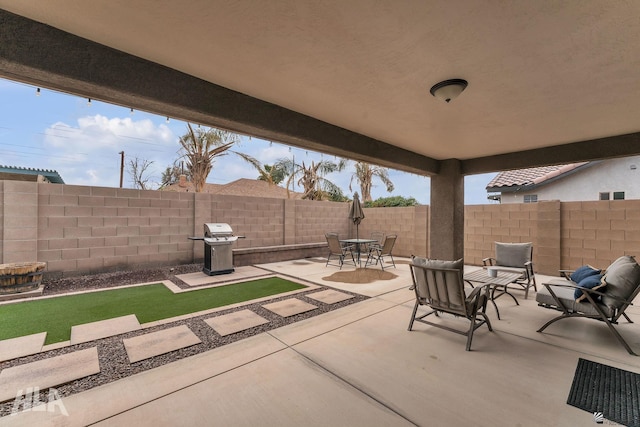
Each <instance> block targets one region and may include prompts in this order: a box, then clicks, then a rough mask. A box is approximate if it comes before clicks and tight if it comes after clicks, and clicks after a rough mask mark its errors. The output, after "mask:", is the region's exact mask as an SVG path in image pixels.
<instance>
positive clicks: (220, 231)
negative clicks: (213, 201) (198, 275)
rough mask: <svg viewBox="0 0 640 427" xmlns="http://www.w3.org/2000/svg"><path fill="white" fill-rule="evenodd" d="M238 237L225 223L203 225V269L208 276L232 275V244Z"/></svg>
mask: <svg viewBox="0 0 640 427" xmlns="http://www.w3.org/2000/svg"><path fill="white" fill-rule="evenodd" d="M236 240H238V236H234V235H233V229H232V228H231V226H230V225H229V224H225V223H206V224H204V268H203V269H202V271H203V272H204V273H205V274H208V275H209V276H213V275H216V274H228V273H233V272H234V271H235V269H234V268H233V242H235V241H236Z"/></svg>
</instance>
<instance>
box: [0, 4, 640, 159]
mask: <svg viewBox="0 0 640 427" xmlns="http://www.w3.org/2000/svg"><path fill="white" fill-rule="evenodd" d="M0 7H1V8H3V9H5V10H7V11H10V12H13V13H16V14H19V15H22V16H25V17H27V18H30V19H33V20H35V21H38V22H42V23H45V24H48V25H50V26H53V27H55V28H58V29H61V30H63V31H66V32H70V33H72V34H75V35H78V36H80V37H83V38H86V39H89V40H92V41H95V42H97V43H100V44H103V45H106V46H110V47H113V48H115V49H117V50H120V51H123V52H126V53H129V54H131V55H135V56H138V57H141V58H144V59H147V60H150V61H153V62H155V63H158V64H162V65H165V66H167V67H170V68H172V69H175V70H179V71H181V72H184V73H187V74H189V75H192V76H195V77H198V78H200V79H203V80H206V81H208V82H213V83H216V84H218V85H221V86H224V87H226V88H229V89H233V90H235V91H238V92H241V93H243V94H247V95H250V96H251V97H255V98H257V99H260V100H264V101H268V102H270V103H273V104H276V105H279V106H282V107H285V108H287V109H290V110H293V111H296V112H299V113H302V114H304V115H307V116H310V117H313V118H316V119H318V120H321V121H323V122H327V123H330V124H333V125H336V126H338V127H341V128H345V129H348V130H351V131H353V132H356V133H359V134H362V135H366V136H368V137H371V138H374V139H376V140H379V141H382V142H386V143H388V144H391V145H393V146H396V147H400V148H403V149H406V150H409V151H411V152H414V153H418V154H421V155H423V156H426V157H430V158H433V159H436V160H442V159H450V158H454V159H461V160H463V159H473V158H478V157H485V156H494V155H498V154H504V153H513V152H516V151H521V150H531V149H538V148H543V147H549V146H554V145H559V144H567V143H572V142H577V141H585V140H592V139H597V138H603V137H609V136H615V135H622V134H629V133H636V132H639V131H640V120H639V117H640V116H639V115H638V112H639V111H640V78H639V76H640V71H639V70H640V19H638V17H639V16H640V2H639V1H637V0H628V1H625V0H616V1H589V2H586V1H581V0H576V1H561V2H560V1H557V0H551V1H546V0H536V1H510V2H505V1H477V0H469V1H463V0H456V1H409V0H386V1H384V0H377V1H371V0H369V1H365V0H349V1H342V0H328V1H301V0H277V1H276V0H274V1H256V0H253V1H217V0H181V1H157V0H136V1H130V0H108V1H86V0H42V1H28V2H16V1H13V0H0ZM449 78H463V79H466V80H467V81H468V82H469V86H468V88H467V90H466V91H465V92H464V93H462V95H461V96H460V97H459V98H457V99H455V100H453V101H452V102H451V103H450V104H446V103H444V102H442V101H440V100H437V99H435V98H434V97H432V96H431V95H430V94H429V88H430V87H431V86H432V85H433V84H435V83H437V82H439V81H441V80H445V79H449ZM549 161H550V162H553V159H549Z"/></svg>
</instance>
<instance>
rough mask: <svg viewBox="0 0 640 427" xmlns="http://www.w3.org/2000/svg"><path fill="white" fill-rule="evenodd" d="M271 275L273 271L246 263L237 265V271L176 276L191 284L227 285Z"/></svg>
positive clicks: (199, 272)
mask: <svg viewBox="0 0 640 427" xmlns="http://www.w3.org/2000/svg"><path fill="white" fill-rule="evenodd" d="M270 275H273V273H271V272H269V271H266V270H263V269H261V268H257V267H254V266H251V265H245V266H242V267H235V271H234V272H233V273H229V274H214V275H213V276H209V275H208V274H205V273H203V272H201V271H198V272H195V273H187V274H179V275H177V276H176V277H177V278H178V279H180V280H182V281H183V282H184V283H186V284H187V285H189V286H204V285H209V286H213V285H218V286H225V285H228V284H230V283H232V282H238V281H243V280H249V279H254V278H258V277H262V276H270Z"/></svg>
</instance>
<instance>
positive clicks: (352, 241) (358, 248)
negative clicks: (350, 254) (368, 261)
mask: <svg viewBox="0 0 640 427" xmlns="http://www.w3.org/2000/svg"><path fill="white" fill-rule="evenodd" d="M340 243H347V244H352V245H353V244H355V245H356V253H357V259H358V261H357V262H358V265H359V266H360V267H362V260H361V259H360V253H361V250H362V249H361V246H360V245H367V244H371V243H378V241H377V240H376V239H343V240H340Z"/></svg>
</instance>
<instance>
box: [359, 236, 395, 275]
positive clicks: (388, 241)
mask: <svg viewBox="0 0 640 427" xmlns="http://www.w3.org/2000/svg"><path fill="white" fill-rule="evenodd" d="M397 238H398V235H397V234H389V235H387V236H385V238H384V243H383V244H382V246H372V247H371V248H370V249H369V254H368V255H367V261H366V262H365V263H364V267H365V268H367V265H369V262H370V261H371V263H372V265H375V264H377V263H380V268H382V270H384V257H385V256H388V257H389V258H391V264H392V265H393V267H394V268H396V262H395V261H394V259H393V255H392V253H391V252H392V251H393V247H394V246H395V244H396V239H397Z"/></svg>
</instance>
